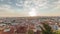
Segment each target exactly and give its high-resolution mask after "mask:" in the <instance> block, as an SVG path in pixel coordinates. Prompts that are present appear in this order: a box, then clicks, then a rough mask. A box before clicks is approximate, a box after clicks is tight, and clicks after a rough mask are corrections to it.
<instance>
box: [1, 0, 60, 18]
mask: <svg viewBox="0 0 60 34" xmlns="http://www.w3.org/2000/svg"><path fill="white" fill-rule="evenodd" d="M25 16H60V0H0V17H25Z"/></svg>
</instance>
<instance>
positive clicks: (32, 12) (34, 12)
mask: <svg viewBox="0 0 60 34" xmlns="http://www.w3.org/2000/svg"><path fill="white" fill-rule="evenodd" d="M36 15H37V14H36V10H35V9H34V8H32V9H31V11H30V12H29V16H36Z"/></svg>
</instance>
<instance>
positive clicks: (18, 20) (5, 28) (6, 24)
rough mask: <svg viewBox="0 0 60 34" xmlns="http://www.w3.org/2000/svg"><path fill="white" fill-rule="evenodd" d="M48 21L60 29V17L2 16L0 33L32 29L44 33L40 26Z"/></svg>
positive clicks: (14, 33) (22, 33)
mask: <svg viewBox="0 0 60 34" xmlns="http://www.w3.org/2000/svg"><path fill="white" fill-rule="evenodd" d="M42 23H48V24H49V25H50V26H51V28H52V29H53V30H54V31H56V30H60V17H58V16H57V17H53V16H52V17H51V16H49V17H47V16H40V17H39V16H36V17H1V18H0V34H28V31H29V29H31V30H32V31H33V32H34V33H35V34H42V33H41V32H42V30H41V28H40V27H39V26H42Z"/></svg>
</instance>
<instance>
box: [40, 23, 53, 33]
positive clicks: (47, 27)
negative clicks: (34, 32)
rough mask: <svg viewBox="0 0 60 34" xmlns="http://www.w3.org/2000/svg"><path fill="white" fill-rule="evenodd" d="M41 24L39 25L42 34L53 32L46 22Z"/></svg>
mask: <svg viewBox="0 0 60 34" xmlns="http://www.w3.org/2000/svg"><path fill="white" fill-rule="evenodd" d="M42 25H43V27H42V26H40V28H41V30H42V34H54V33H53V30H52V28H51V27H50V26H49V24H47V23H43V24H42Z"/></svg>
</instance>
